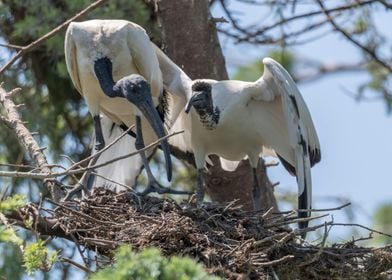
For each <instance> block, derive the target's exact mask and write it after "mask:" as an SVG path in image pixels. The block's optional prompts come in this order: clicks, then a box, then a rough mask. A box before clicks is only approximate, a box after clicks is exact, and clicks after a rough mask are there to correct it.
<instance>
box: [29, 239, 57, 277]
mask: <svg viewBox="0 0 392 280" xmlns="http://www.w3.org/2000/svg"><path fill="white" fill-rule="evenodd" d="M23 261H24V267H26V270H27V273H28V274H30V275H31V274H33V273H34V272H35V271H36V270H37V269H41V270H43V271H49V270H50V269H51V268H52V265H53V264H54V263H55V262H56V261H57V252H55V251H54V252H52V253H50V254H49V252H48V248H47V247H46V246H45V242H44V241H43V240H39V241H37V242H34V243H30V244H28V245H26V247H25V248H24V254H23Z"/></svg>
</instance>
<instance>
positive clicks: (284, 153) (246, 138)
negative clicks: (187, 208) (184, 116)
mask: <svg viewBox="0 0 392 280" xmlns="http://www.w3.org/2000/svg"><path fill="white" fill-rule="evenodd" d="M263 63H264V75H263V76H262V77H261V78H260V79H259V80H257V81H256V82H243V81H234V80H230V81H211V80H198V81H194V82H193V86H192V90H193V95H192V97H191V98H188V104H187V108H186V110H187V111H189V110H190V109H191V108H193V109H192V111H191V114H189V116H190V119H191V125H190V130H191V131H190V143H191V145H192V149H193V151H194V155H195V160H196V166H197V168H198V169H199V174H200V175H199V176H200V177H201V178H200V179H199V182H202V170H203V169H204V166H205V159H206V157H207V156H208V155H210V154H216V155H218V156H220V157H221V158H223V159H222V163H223V166H224V167H226V168H228V169H230V170H234V169H235V167H236V165H237V164H238V161H240V160H241V159H244V158H249V161H250V163H251V166H252V167H253V168H254V170H256V167H257V164H258V161H259V157H260V156H261V155H263V154H265V152H267V153H268V154H271V153H270V149H273V150H274V151H275V152H276V153H277V154H278V156H279V157H280V159H281V160H282V162H283V164H284V166H285V167H286V168H288V169H289V170H290V171H291V172H295V174H296V175H297V181H298V195H299V197H300V198H299V208H301V209H304V208H306V209H309V208H311V197H312V194H311V175H310V167H311V166H313V165H314V164H315V163H317V162H318V161H319V160H320V146H319V140H318V137H317V134H316V130H315V128H314V125H313V121H312V119H311V116H310V113H309V110H308V108H307V106H306V104H305V102H304V100H303V98H302V96H301V94H300V92H299V90H298V88H297V87H296V85H295V83H294V81H293V80H292V78H291V77H290V75H289V74H288V73H287V71H286V70H285V69H284V68H283V67H282V66H281V65H280V64H279V63H277V62H276V61H274V60H273V59H271V58H265V59H264V60H263ZM185 142H186V141H185ZM230 161H235V162H230ZM257 185H258V182H255V189H254V193H253V194H254V195H259V194H258V193H257V192H258V190H257V187H258V186H257ZM200 189H202V186H199V190H200ZM200 197H202V193H201V194H199V198H200ZM255 206H257V205H255ZM300 216H307V214H306V213H305V214H304V213H302V215H300Z"/></svg>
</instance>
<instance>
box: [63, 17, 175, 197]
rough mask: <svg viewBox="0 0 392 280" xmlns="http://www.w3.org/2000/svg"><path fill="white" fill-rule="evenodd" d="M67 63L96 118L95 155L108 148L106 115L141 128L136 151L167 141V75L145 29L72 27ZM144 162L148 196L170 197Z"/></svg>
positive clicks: (93, 23) (94, 24) (95, 24)
mask: <svg viewBox="0 0 392 280" xmlns="http://www.w3.org/2000/svg"><path fill="white" fill-rule="evenodd" d="M65 58H66V64H67V68H68V72H69V74H70V76H71V79H72V82H73V84H74V86H75V87H76V89H77V90H78V91H79V93H80V94H81V95H82V96H83V97H84V98H85V100H86V103H87V106H88V108H89V110H90V113H91V115H92V116H93V120H94V128H95V138H96V150H100V149H102V148H103V147H104V145H105V139H104V135H103V132H102V125H101V119H100V114H101V113H103V114H104V115H106V116H107V117H109V118H110V120H111V121H112V122H114V123H115V124H117V125H125V126H127V127H129V126H131V125H133V124H134V123H135V122H136V140H135V146H136V148H137V149H140V148H143V147H144V142H146V144H149V143H151V142H153V141H154V140H156V139H157V138H156V136H158V137H159V138H160V137H163V136H164V135H165V131H164V127H163V125H162V122H161V120H160V118H159V115H158V113H157V111H156V109H155V106H156V105H157V103H158V99H159V97H160V95H161V94H162V87H163V83H162V74H161V71H160V68H159V63H158V59H157V57H156V54H155V51H154V48H153V46H152V45H151V42H150V39H149V37H148V36H147V34H146V32H145V30H144V29H143V28H142V27H140V26H139V25H137V24H135V23H132V22H129V21H125V20H89V21H84V22H74V23H71V24H70V25H69V27H68V29H67V32H66V36H65ZM142 132H143V135H142ZM154 133H155V134H156V135H155V134H154ZM161 147H162V149H163V152H164V155H165V161H166V170H167V178H168V180H169V181H170V180H171V177H172V166H171V159H170V154H169V147H168V142H167V140H163V141H162V142H161ZM149 153H150V154H151V153H152V151H149ZM140 156H141V160H142V162H143V165H144V166H145V168H146V171H147V174H148V187H147V189H146V191H145V192H144V193H148V192H151V191H158V192H161V193H162V192H168V191H169V190H167V189H166V188H163V187H162V186H161V185H160V184H159V183H158V182H157V181H156V180H155V178H154V176H153V175H152V173H151V170H150V169H149V166H148V162H147V158H146V155H145V154H144V153H141V155H140ZM89 181H91V180H89Z"/></svg>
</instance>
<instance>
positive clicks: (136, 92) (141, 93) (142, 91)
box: [115, 74, 152, 104]
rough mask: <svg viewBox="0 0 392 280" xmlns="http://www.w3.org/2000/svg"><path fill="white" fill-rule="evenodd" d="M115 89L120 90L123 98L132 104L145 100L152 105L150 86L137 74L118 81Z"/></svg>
mask: <svg viewBox="0 0 392 280" xmlns="http://www.w3.org/2000/svg"><path fill="white" fill-rule="evenodd" d="M115 89H116V90H120V92H122V94H123V96H124V97H125V98H126V99H128V100H129V101H130V102H132V103H133V104H138V103H140V102H143V101H146V99H149V100H148V101H151V103H152V98H151V89H150V85H149V84H148V82H147V81H146V79H144V78H143V77H142V76H140V75H138V74H132V75H129V76H126V77H124V78H122V79H120V80H118V81H117V83H116V85H115ZM150 99H151V100H150Z"/></svg>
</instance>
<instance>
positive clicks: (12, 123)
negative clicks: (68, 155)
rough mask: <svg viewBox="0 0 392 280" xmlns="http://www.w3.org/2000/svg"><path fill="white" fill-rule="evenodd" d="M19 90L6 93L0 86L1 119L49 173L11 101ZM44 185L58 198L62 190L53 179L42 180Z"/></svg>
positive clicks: (42, 157) (45, 171) (39, 165)
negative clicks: (2, 115) (2, 112)
mask: <svg viewBox="0 0 392 280" xmlns="http://www.w3.org/2000/svg"><path fill="white" fill-rule="evenodd" d="M17 91H19V90H13V91H11V92H9V93H7V92H6V91H5V90H4V89H3V87H1V86H0V103H1V104H2V105H3V107H4V109H5V110H4V115H5V118H2V121H3V122H4V124H5V125H7V126H8V127H9V128H10V129H11V130H12V131H13V132H14V133H15V135H16V137H17V139H18V141H19V143H20V145H21V146H22V148H23V149H24V150H25V151H26V152H27V153H28V154H29V156H30V157H31V159H32V160H33V161H34V163H35V165H36V167H37V168H38V169H39V170H40V171H41V172H42V173H44V174H47V175H49V174H50V173H51V170H50V168H49V167H48V162H47V160H46V157H45V155H44V154H43V153H42V149H41V148H40V146H39V145H38V143H37V142H36V141H35V139H34V137H33V136H32V135H31V133H30V131H29V130H28V129H27V128H26V126H25V125H24V124H23V122H22V120H21V118H20V115H19V113H18V110H17V105H15V103H14V102H13V101H12V99H11V98H12V96H13V95H14V94H15V93H16V92H17ZM44 185H45V187H46V188H47V189H48V190H49V191H50V194H51V196H52V198H53V199H54V200H56V201H58V200H60V198H61V196H62V191H61V189H60V187H59V186H58V185H57V184H56V183H55V182H54V181H53V180H48V179H45V180H44Z"/></svg>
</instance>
